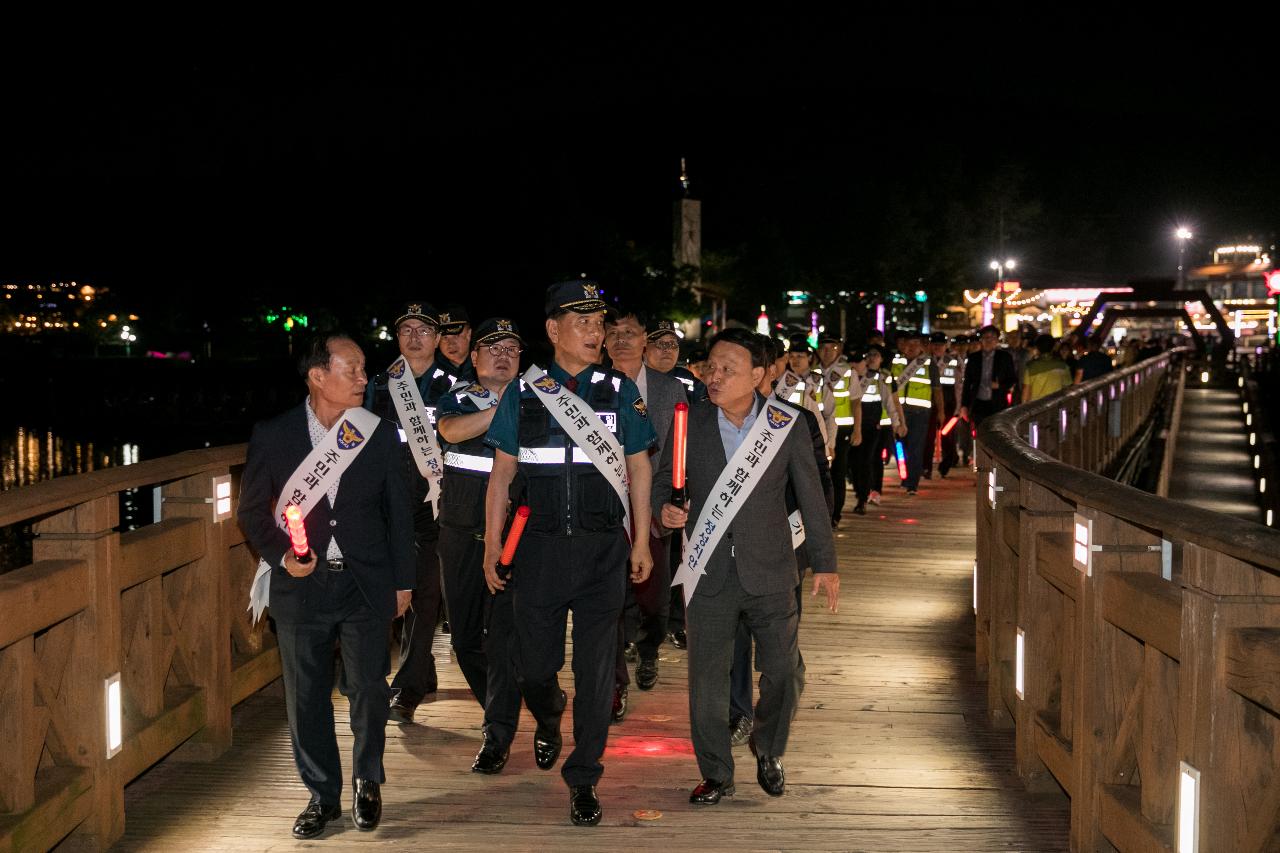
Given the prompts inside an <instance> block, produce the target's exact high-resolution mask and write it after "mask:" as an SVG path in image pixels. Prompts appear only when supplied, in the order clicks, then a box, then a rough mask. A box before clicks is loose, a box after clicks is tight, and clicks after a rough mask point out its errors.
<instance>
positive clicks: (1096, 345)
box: [1084, 335, 1102, 350]
mask: <svg viewBox="0 0 1280 853" xmlns="http://www.w3.org/2000/svg"><path fill="white" fill-rule="evenodd" d="M1084 345H1085V348H1086V349H1096V350H1100V349H1102V338H1100V337H1098V336H1097V335H1090V336H1089V337H1087V338H1085V339H1084Z"/></svg>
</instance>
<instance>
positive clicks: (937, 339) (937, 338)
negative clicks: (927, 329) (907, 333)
mask: <svg viewBox="0 0 1280 853" xmlns="http://www.w3.org/2000/svg"><path fill="white" fill-rule="evenodd" d="M946 342H947V336H946V334H945V333H943V332H934V333H933V334H932V335H930V336H929V343H931V344H945V343H946Z"/></svg>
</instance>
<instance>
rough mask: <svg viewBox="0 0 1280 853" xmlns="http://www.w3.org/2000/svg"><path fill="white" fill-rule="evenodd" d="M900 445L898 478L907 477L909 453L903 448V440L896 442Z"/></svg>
mask: <svg viewBox="0 0 1280 853" xmlns="http://www.w3.org/2000/svg"><path fill="white" fill-rule="evenodd" d="M894 443H895V444H896V445H897V446H898V479H899V480H905V479H907V454H906V451H904V450H903V449H902V442H901V441H897V442H894Z"/></svg>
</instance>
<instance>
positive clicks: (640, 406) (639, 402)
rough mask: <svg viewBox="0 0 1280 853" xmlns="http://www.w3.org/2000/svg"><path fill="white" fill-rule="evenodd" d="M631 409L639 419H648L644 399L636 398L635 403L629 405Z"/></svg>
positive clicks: (647, 410) (647, 408) (647, 409)
mask: <svg viewBox="0 0 1280 853" xmlns="http://www.w3.org/2000/svg"><path fill="white" fill-rule="evenodd" d="M631 407H632V408H633V409H635V410H636V412H638V413H639V415H640V417H642V418H647V417H649V407H648V406H646V405H645V402H644V397H636V401H635V402H634V403H632V404H631Z"/></svg>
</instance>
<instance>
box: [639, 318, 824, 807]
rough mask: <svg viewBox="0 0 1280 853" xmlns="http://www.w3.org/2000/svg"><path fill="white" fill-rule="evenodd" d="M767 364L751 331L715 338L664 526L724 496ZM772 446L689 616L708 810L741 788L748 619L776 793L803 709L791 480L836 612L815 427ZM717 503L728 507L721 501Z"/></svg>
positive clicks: (667, 492)
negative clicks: (733, 701) (735, 746)
mask: <svg viewBox="0 0 1280 853" xmlns="http://www.w3.org/2000/svg"><path fill="white" fill-rule="evenodd" d="M768 359H769V354H768V353H767V352H766V349H765V345H764V342H763V341H761V340H760V338H759V337H758V336H757V335H755V334H754V333H753V332H749V331H747V330H745V329H730V330H727V331H725V332H722V333H721V334H719V335H717V336H716V338H715V340H714V341H713V342H712V346H711V353H710V356H709V358H708V360H707V372H706V383H707V394H708V400H707V401H705V402H702V403H698V404H695V405H694V406H693V407H692V409H691V411H690V413H689V447H688V454H687V468H688V477H687V485H686V489H687V492H688V495H689V498H690V505H689V506H688V507H687V508H678V507H675V506H673V505H672V504H671V503H670V502H669V500H670V496H671V449H670V446H668V448H667V450H666V452H665V453H664V455H663V457H662V464H661V466H660V468H659V471H658V474H657V476H656V477H655V478H654V494H653V504H654V508H655V513H656V514H658V515H659V516H660V518H661V521H662V524H663V526H665V527H668V528H672V529H678V528H685V527H688V526H689V525H691V524H696V520H697V519H698V517H699V515H700V514H701V513H702V511H703V507H704V505H705V504H707V503H708V501H711V502H715V501H716V500H717V497H716V493H717V492H718V491H720V490H721V489H722V486H721V485H720V483H721V482H722V480H724V479H725V478H724V477H723V476H721V475H722V473H723V472H724V469H725V467H726V464H727V462H728V460H729V459H731V458H733V456H734V454H735V453H736V452H737V451H738V448H739V447H740V446H741V445H742V444H743V442H744V441H745V440H746V439H747V436H748V435H752V434H754V433H755V431H756V430H755V429H754V427H755V421H756V417H757V416H758V415H759V413H760V412H761V410H762V409H763V408H764V407H765V406H766V400H765V398H764V397H763V396H761V395H760V394H759V393H757V391H756V386H757V385H759V384H760V381H761V380H762V379H763V377H764V371H765V367H766V365H767V363H768ZM771 452H772V454H773V455H772V456H771V457H770V460H771V461H770V462H769V464H768V466H767V467H765V468H764V469H763V470H760V469H756V470H755V471H754V475H755V484H754V486H753V487H752V490H751V491H750V493H749V495H747V496H746V497H745V500H744V501H743V502H742V503H741V504H739V511H738V512H737V514H736V515H735V516H734V517H733V518H732V520H731V522H730V523H729V525H728V529H727V531H726V532H725V533H724V535H723V538H721V539H720V540H719V543H718V544H717V545H715V546H714V550H713V551H711V553H710V556H709V559H705V561H704V563H703V568H704V569H705V576H703V577H701V579H700V581H699V582H698V583H697V586H696V590H695V593H694V595H693V598H692V600H691V601H690V603H689V607H688V611H687V621H688V628H687V630H688V633H689V718H690V722H691V728H692V735H693V748H694V753H695V754H696V756H697V759H698V769H699V770H700V771H701V773H702V777H703V779H702V782H700V783H699V784H698V786H697V787H696V788H694V789H693V793H692V794H690V796H689V800H690V802H693V803H697V804H705V805H712V804H714V803H717V802H719V801H720V798H721V797H723V796H728V795H731V794H733V792H734V784H733V752H732V747H731V746H730V742H729V736H730V732H729V668H730V662H731V659H732V657H733V642H734V635H735V633H736V631H737V627H738V621H739V620H740V619H741V620H745V622H746V624H747V628H748V629H749V630H750V631H751V634H752V636H753V637H754V638H755V642H756V663H757V666H758V667H759V669H760V701H759V703H758V704H757V705H756V712H755V730H754V733H753V735H752V751H753V752H754V753H755V755H756V765H757V767H756V780H757V781H758V782H759V783H760V787H761V788H763V789H764V791H765V792H766V793H767V794H769V795H771V796H775V797H777V796H781V795H782V793H783V791H784V790H785V787H786V779H785V775H784V773H783V767H782V755H783V753H784V752H785V751H786V746H787V736H788V734H789V731H790V726H791V717H792V714H793V713H794V712H795V708H796V699H797V683H796V677H795V674H796V667H797V666H798V664H799V650H798V645H797V632H798V629H799V618H798V615H797V612H796V596H795V587H796V561H795V554H794V552H793V550H792V545H791V528H790V524H789V522H788V519H787V506H786V491H787V486H788V485H790V486H791V487H792V489H793V490H794V492H795V496H796V500H797V502H798V504H799V507H800V513H801V517H802V519H803V521H804V526H805V529H806V533H807V539H806V542H805V544H806V545H807V546H808V547H809V556H810V559H811V560H812V565H813V570H814V579H813V594H814V595H817V594H818V592H819V590H824V591H825V592H826V596H827V603H828V606H829V607H830V609H831V612H832V613H834V612H836V603H837V600H838V598H839V593H840V578H839V576H838V575H837V574H836V573H835V572H836V555H835V542H834V540H833V539H832V536H831V517H830V514H829V513H828V511H827V504H826V501H825V499H824V498H823V494H822V486H821V484H820V480H819V476H818V469H817V465H816V464H815V462H814V458H813V450H812V448H811V447H810V445H809V436H808V433H807V430H805V429H798V430H797V429H791V430H790V431H789V432H787V433H786V435H785V438H784V439H783V440H782V441H781V442H779V443H778V444H777V445H774V446H772V448H771ZM730 474H732V472H730ZM720 501H721V503H722V504H723V497H721V498H720ZM688 532H689V534H690V537H691V538H693V537H694V536H697V535H698V533H699V531H696V530H694V529H693V528H692V527H688Z"/></svg>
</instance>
